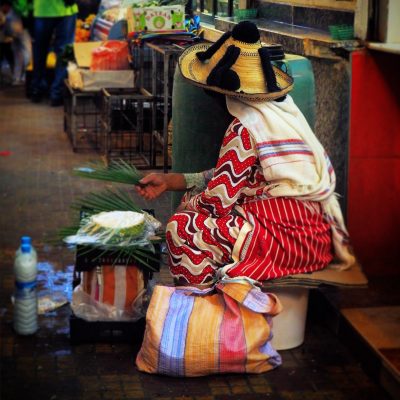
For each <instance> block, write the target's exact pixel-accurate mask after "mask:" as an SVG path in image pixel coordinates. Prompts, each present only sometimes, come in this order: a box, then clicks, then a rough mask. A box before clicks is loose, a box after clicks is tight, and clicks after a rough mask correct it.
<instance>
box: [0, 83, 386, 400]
mask: <svg viewBox="0 0 400 400" xmlns="http://www.w3.org/2000/svg"><path fill="white" fill-rule="evenodd" d="M0 151H1V152H2V153H0V154H2V156H0V171H1V173H0V187H1V197H0V210H1V214H0V218H1V219H0V221H1V230H0V245H1V253H0V302H1V304H0V315H1V325H0V328H1V343H0V351H1V399H4V400H11V399H30V400H34V399H40V400H45V399H48V400H56V399H57V400H60V399H65V400H66V399H95V400H97V399H116V400H119V399H149V400H150V399H196V400H212V399H216V400H228V399H242V400H246V399H264V398H265V399H266V398H269V399H274V400H275V399H277V400H278V399H285V400H286V399H308V400H312V399H321V400H322V399H324V400H340V399H360V400H361V399H363V400H364V399H374V400H376V399H386V398H388V397H387V395H386V394H385V392H384V391H383V389H381V388H380V387H379V386H377V384H375V383H374V381H372V380H371V379H370V378H369V377H368V376H367V375H366V373H365V372H364V371H363V368H362V366H361V365H360V363H359V362H358V361H357V359H355V358H354V357H353V355H352V353H351V352H350V350H349V349H348V348H347V347H346V346H345V345H344V344H343V343H341V342H340V341H339V339H338V338H337V337H336V336H335V335H334V334H333V333H332V331H331V330H330V329H329V328H328V327H327V325H325V324H324V323H321V322H320V321H319V320H318V319H315V318H312V316H311V317H310V319H309V321H308V323H307V329H306V337H305V343H304V344H303V345H302V346H301V347H299V348H297V349H293V350H289V351H282V352H281V355H282V357H283V365H282V366H281V367H279V368H278V369H276V370H274V371H272V372H268V373H266V374H262V375H257V376H250V375H226V376H211V377H203V378H195V379H194V378H192V379H175V378H169V377H161V376H152V375H147V374H143V373H139V372H138V371H137V370H136V369H135V364H134V360H135V354H136V351H137V345H135V344H134V343H133V340H132V343H128V344H107V343H89V344H81V345H71V344H70V341H69V325H68V317H69V315H70V309H69V306H68V305H66V306H64V307H62V308H60V309H58V310H56V311H53V312H50V313H48V314H45V315H43V316H41V317H40V329H39V331H38V332H37V334H36V335H34V336H32V337H20V336H17V335H16V334H15V333H14V332H13V329H12V317H13V309H12V305H11V301H10V297H11V294H12V291H13V275H12V262H13V254H14V251H15V249H16V247H17V246H18V240H19V237H20V236H21V235H22V234H28V235H30V236H32V238H33V242H34V245H35V247H36V248H37V249H38V252H39V258H40V260H41V261H42V262H45V261H46V262H50V263H51V264H52V265H53V266H54V268H55V269H56V270H59V271H68V267H69V266H71V265H72V264H73V261H74V255H73V253H72V252H71V251H69V250H66V249H65V248H62V247H60V246H54V245H50V244H47V243H46V240H47V239H48V238H49V237H51V234H52V232H54V231H55V230H57V228H58V227H60V226H63V225H66V224H68V222H69V220H70V216H69V205H70V203H71V202H72V200H73V199H75V198H76V197H77V196H79V195H82V194H83V193H87V192H89V191H92V190H96V189H98V188H100V187H104V186H107V184H103V183H96V182H89V181H84V182H83V181H82V180H80V179H77V178H73V177H71V175H70V171H71V169H72V168H73V167H74V166H77V165H80V164H82V163H83V162H85V161H86V160H88V159H94V158H97V157H98V155H96V154H94V153H85V154H80V153H73V152H72V151H71V147H70V144H69V142H68V140H67V138H66V135H65V134H64V133H63V118H62V110H61V109H55V108H50V107H49V106H48V105H46V104H37V105H33V104H31V103H29V101H28V100H27V99H25V98H24V96H23V90H22V89H21V88H5V89H2V90H1V91H0ZM7 151H9V153H7ZM138 202H139V204H140V205H142V206H143V207H146V208H154V209H155V210H156V213H157V216H158V217H159V218H160V219H161V220H162V221H163V222H165V221H166V220H167V218H168V215H169V213H170V199H169V196H164V197H163V198H161V199H160V200H157V201H156V202H153V203H149V204H147V203H146V202H144V201H142V200H141V199H138ZM163 276H167V274H166V273H164V274H163Z"/></svg>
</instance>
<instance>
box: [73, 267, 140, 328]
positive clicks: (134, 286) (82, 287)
mask: <svg viewBox="0 0 400 400" xmlns="http://www.w3.org/2000/svg"><path fill="white" fill-rule="evenodd" d="M144 292H145V282H144V277H143V271H142V270H141V269H140V268H137V267H135V266H126V265H124V266H119V265H116V266H112V265H104V266H100V267H96V268H93V269H92V270H90V271H85V272H82V273H81V283H80V284H79V285H78V286H77V287H76V288H75V289H74V293H73V297H72V309H73V311H74V314H75V315H76V316H78V317H82V318H84V319H87V320H114V321H116V320H136V319H139V318H141V317H143V316H144V314H143V310H142V297H143V294H144Z"/></svg>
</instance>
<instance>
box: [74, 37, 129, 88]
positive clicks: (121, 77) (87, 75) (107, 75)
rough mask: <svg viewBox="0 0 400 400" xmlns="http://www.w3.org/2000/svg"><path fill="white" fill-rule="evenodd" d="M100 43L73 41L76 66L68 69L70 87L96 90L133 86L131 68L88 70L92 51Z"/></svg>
mask: <svg viewBox="0 0 400 400" xmlns="http://www.w3.org/2000/svg"><path fill="white" fill-rule="evenodd" d="M102 43H103V42H82V43H74V55H75V59H76V62H77V65H78V68H77V70H76V71H70V70H69V71H68V81H69V84H70V85H71V87H72V88H73V89H79V90H82V91H97V90H101V89H103V88H133V87H134V85H135V75H134V71H132V70H119V71H90V69H89V68H90V64H91V57H92V51H93V50H94V49H96V48H97V47H99V46H101V44H102ZM78 75H79V76H78Z"/></svg>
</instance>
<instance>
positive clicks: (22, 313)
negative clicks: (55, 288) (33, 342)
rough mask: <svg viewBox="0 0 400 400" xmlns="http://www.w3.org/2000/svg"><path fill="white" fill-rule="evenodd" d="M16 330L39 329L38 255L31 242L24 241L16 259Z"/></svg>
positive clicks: (23, 333) (29, 331)
mask: <svg viewBox="0 0 400 400" xmlns="http://www.w3.org/2000/svg"><path fill="white" fill-rule="evenodd" d="M14 276H15V292H14V330H15V331H16V332H17V333H18V334H20V335H31V334H33V333H35V332H36V331H37V330H38V299H37V292H36V276H37V256H36V254H35V253H34V252H33V249H32V246H31V245H30V244H29V243H22V244H21V248H20V251H19V252H18V251H17V254H16V256H15V261H14Z"/></svg>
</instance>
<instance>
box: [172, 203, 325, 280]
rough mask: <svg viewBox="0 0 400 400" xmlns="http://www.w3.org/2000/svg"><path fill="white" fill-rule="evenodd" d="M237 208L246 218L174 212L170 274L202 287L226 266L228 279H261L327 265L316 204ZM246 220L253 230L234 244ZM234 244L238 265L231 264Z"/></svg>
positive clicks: (255, 204) (273, 204)
mask: <svg viewBox="0 0 400 400" xmlns="http://www.w3.org/2000/svg"><path fill="white" fill-rule="evenodd" d="M242 209H243V212H244V214H245V218H243V217H242V216H239V215H228V216H225V217H222V218H213V217H210V216H207V215H205V214H201V213H198V212H195V211H182V212H179V213H176V214H174V215H173V216H172V218H171V219H170V221H169V223H168V226H167V246H168V249H169V255H170V271H171V274H172V275H173V276H174V277H175V278H177V279H179V280H180V281H181V282H182V281H187V282H188V283H193V284H201V283H205V282H207V281H209V280H211V279H212V277H213V276H214V275H215V273H216V271H217V270H218V269H220V268H221V267H223V266H225V265H228V264H231V265H232V268H231V269H230V270H229V273H228V274H229V275H230V276H248V277H250V278H253V279H256V280H260V281H262V280H267V279H273V278H278V277H281V276H285V275H289V274H294V273H303V272H311V271H315V270H318V269H322V268H324V267H325V266H326V265H327V264H328V263H329V262H330V261H331V258H332V250H331V238H330V236H331V234H330V227H329V224H328V223H327V222H326V221H324V220H323V218H322V214H321V209H320V207H319V205H318V204H315V203H311V202H309V203H307V202H301V201H298V200H294V199H289V198H273V199H267V200H257V201H254V202H250V203H247V204H244V205H242ZM246 220H247V221H248V222H250V224H251V225H252V229H251V231H250V232H249V233H246V237H245V238H243V237H241V240H240V241H239V240H238V238H239V237H240V236H243V235H244V234H243V231H245V230H246V229H245V228H246V226H248V224H247V223H246ZM242 228H243V231H242ZM239 242H240V243H241V246H240V249H239V251H238V252H237V256H238V261H237V260H236V262H233V260H232V252H233V250H234V247H235V245H236V246H237V244H238V243H239ZM236 250H237V249H236Z"/></svg>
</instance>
